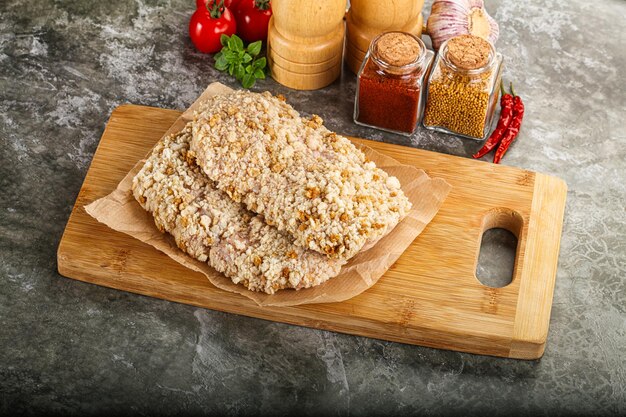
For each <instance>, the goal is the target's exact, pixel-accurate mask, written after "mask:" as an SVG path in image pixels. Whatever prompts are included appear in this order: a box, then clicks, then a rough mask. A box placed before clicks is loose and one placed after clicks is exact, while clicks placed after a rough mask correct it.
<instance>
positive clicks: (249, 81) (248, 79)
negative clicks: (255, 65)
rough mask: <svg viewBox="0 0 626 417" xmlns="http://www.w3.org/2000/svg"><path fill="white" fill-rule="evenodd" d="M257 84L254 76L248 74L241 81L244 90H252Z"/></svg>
mask: <svg viewBox="0 0 626 417" xmlns="http://www.w3.org/2000/svg"><path fill="white" fill-rule="evenodd" d="M255 82H256V79H255V78H254V75H252V74H246V75H245V76H244V77H243V80H242V81H241V85H242V86H243V88H250V87H252V86H253V85H254V83H255Z"/></svg>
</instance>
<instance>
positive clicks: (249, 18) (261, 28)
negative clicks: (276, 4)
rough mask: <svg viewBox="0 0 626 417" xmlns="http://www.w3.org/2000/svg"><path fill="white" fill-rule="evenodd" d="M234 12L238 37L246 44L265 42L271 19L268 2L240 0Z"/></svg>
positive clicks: (270, 5) (265, 0)
mask: <svg viewBox="0 0 626 417" xmlns="http://www.w3.org/2000/svg"><path fill="white" fill-rule="evenodd" d="M234 10H235V19H236V20H237V29H238V33H237V34H238V35H239V36H240V37H241V38H242V39H243V40H244V41H247V42H254V41H259V40H262V41H265V40H266V39H267V26H268V25H269V22H270V17H272V4H271V2H270V1H269V0H240V1H239V4H238V6H237V8H236V9H234Z"/></svg>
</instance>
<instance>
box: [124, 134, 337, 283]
mask: <svg viewBox="0 0 626 417" xmlns="http://www.w3.org/2000/svg"><path fill="white" fill-rule="evenodd" d="M191 135H192V124H191V123H189V124H187V126H186V127H185V128H184V129H183V130H182V131H181V132H179V133H177V134H173V135H170V136H168V137H166V138H164V139H163V140H161V141H160V142H159V143H158V144H157V146H156V147H155V148H154V149H153V151H152V154H151V155H150V157H149V158H148V159H147V161H146V163H145V164H144V166H143V167H142V169H141V170H140V171H139V173H138V174H137V175H136V176H135V178H134V179H133V187H132V189H133V195H134V197H135V199H137V201H138V202H139V203H140V204H141V206H142V207H143V208H144V209H145V210H147V211H148V212H150V213H152V215H153V217H154V222H155V224H156V226H157V227H158V228H159V230H161V231H162V232H168V233H170V234H171V235H172V236H173V237H174V239H175V241H176V244H177V245H178V247H179V248H180V249H182V250H183V251H185V252H186V253H188V254H189V255H191V256H192V257H194V258H196V259H198V260H200V261H202V262H208V263H209V264H210V265H211V266H212V267H213V268H215V269H216V270H217V271H219V272H222V273H223V274H224V275H226V276H227V277H229V278H231V279H232V281H233V282H234V283H236V284H239V283H240V284H242V285H244V286H245V287H246V288H247V289H249V290H252V291H261V292H265V293H268V294H273V293H274V292H275V291H277V290H280V289H284V288H294V289H300V288H308V287H312V286H316V285H319V284H321V283H323V282H325V281H326V280H328V279H330V278H332V277H334V276H336V275H337V274H339V270H340V268H341V265H342V264H343V263H344V262H342V261H340V260H333V259H328V258H327V257H326V256H324V255H321V254H319V253H317V252H314V251H310V250H307V249H305V248H303V247H301V246H297V245H295V243H294V239H293V237H291V236H290V235H289V234H288V233H285V232H281V231H279V230H278V229H277V228H276V227H273V226H270V225H268V224H267V222H266V221H265V220H264V218H263V216H261V215H258V214H255V213H252V212H250V211H248V210H246V208H245V207H244V206H243V205H242V204H240V203H238V202H235V201H233V200H232V199H231V198H229V197H228V196H227V195H226V194H225V193H224V192H222V191H220V190H218V189H217V188H216V187H215V184H214V183H213V181H211V180H210V179H209V178H208V177H207V176H206V175H205V174H204V173H203V172H202V170H201V169H200V168H199V167H198V166H197V165H196V163H195V155H194V153H193V152H192V151H190V149H189V145H190V141H191V137H192V136H191Z"/></svg>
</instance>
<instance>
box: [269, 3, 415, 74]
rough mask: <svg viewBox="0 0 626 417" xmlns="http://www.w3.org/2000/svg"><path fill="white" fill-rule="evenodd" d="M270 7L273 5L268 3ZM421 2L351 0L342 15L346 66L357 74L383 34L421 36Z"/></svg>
mask: <svg viewBox="0 0 626 417" xmlns="http://www.w3.org/2000/svg"><path fill="white" fill-rule="evenodd" d="M272 4H273V3H272ZM423 6H424V0H395V1H391V2H390V1H380V0H375V1H373V0H351V1H350V10H349V11H348V13H347V14H346V29H347V33H346V54H345V56H346V63H347V64H348V67H349V68H350V70H352V72H354V73H355V74H356V73H358V72H359V68H360V67H361V63H362V62H363V59H364V58H365V54H366V53H367V49H368V48H369V45H370V42H371V41H372V39H374V38H375V37H376V36H378V35H380V34H381V33H383V32H389V31H401V32H408V33H411V34H413V35H415V36H417V37H420V36H421V35H422V25H423V24H424V17H423V16H422V13H421V12H422V7H423Z"/></svg>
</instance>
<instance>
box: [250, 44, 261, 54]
mask: <svg viewBox="0 0 626 417" xmlns="http://www.w3.org/2000/svg"><path fill="white" fill-rule="evenodd" d="M261 43H262V42H261V41H256V42H252V43H251V44H250V45H248V53H249V54H250V55H252V56H257V55H258V54H259V52H261Z"/></svg>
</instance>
